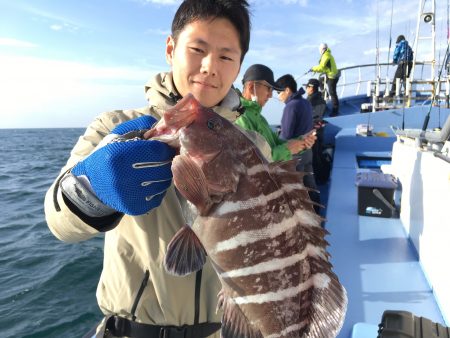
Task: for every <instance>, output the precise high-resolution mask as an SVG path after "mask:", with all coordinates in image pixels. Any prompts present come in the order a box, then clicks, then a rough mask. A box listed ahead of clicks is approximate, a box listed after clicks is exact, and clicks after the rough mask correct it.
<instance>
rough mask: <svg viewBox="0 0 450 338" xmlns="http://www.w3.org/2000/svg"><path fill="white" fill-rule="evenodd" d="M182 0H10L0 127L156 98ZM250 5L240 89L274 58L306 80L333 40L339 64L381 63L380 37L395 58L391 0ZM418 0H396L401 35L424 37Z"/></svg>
mask: <svg viewBox="0 0 450 338" xmlns="http://www.w3.org/2000/svg"><path fill="white" fill-rule="evenodd" d="M179 3H180V1H175V0H172V1H171V0H153V1H152V0H112V1H104V0H102V1H100V0H64V1H57V0H34V1H23V0H14V1H9V0H0V98H1V99H0V107H1V108H0V128H21V127H24V128H27V127H86V126H87V125H88V124H89V123H90V122H91V121H92V120H93V119H94V118H95V116H97V115H98V114H100V113H101V112H103V111H108V110H113V109H128V108H138V107H142V106H144V105H146V101H145V98H144V92H143V87H144V84H145V83H146V81H147V80H148V79H149V78H150V77H152V76H153V74H155V73H157V72H160V71H165V70H168V69H169V68H168V65H167V64H166V62H165V56H164V48H165V40H166V37H167V35H168V34H169V33H170V25H171V21H172V18H173V15H174V13H175V11H176V9H177V7H178V5H179ZM250 4H251V11H252V32H251V34H252V35H251V43H250V51H249V53H248V54H247V56H246V58H245V60H244V63H243V65H242V69H241V73H240V74H239V76H238V79H237V80H236V83H235V85H236V86H237V87H238V88H241V87H242V86H241V79H242V75H243V73H244V71H245V69H246V68H247V67H248V66H250V65H251V64H253V63H264V64H266V65H268V66H269V67H271V68H272V69H273V70H274V73H275V77H276V78H277V77H279V76H281V75H284V74H286V73H291V74H293V75H294V76H295V77H296V78H298V82H299V84H302V83H305V82H306V80H307V78H308V76H307V77H301V76H302V75H303V74H304V73H305V71H307V70H308V69H309V68H311V66H314V65H315V64H316V63H317V61H318V59H319V53H318V45H319V44H320V43H321V42H326V43H328V45H329V47H330V49H331V50H332V52H333V54H334V56H335V58H336V62H337V64H338V67H345V66H351V65H355V64H364V63H375V61H376V41H377V40H376V37H377V35H378V36H379V40H378V41H379V59H380V62H387V61H388V59H387V56H388V47H389V37H390V34H389V32H390V29H391V26H390V23H391V6H392V1H390V0H389V1H387V0H378V1H373V0H353V1H352V0H335V1H332V0H327V1H325V0H276V1H269V0H255V1H250ZM442 6H444V8H443V12H442V13H441V14H442V18H440V19H438V20H436V30H437V31H438V34H441V35H443V36H444V44H445V34H446V29H447V28H446V24H447V23H446V20H447V18H446V13H447V11H446V9H445V4H443V5H442ZM417 7H418V0H394V11H393V26H392V33H391V35H392V39H393V40H394V41H395V39H396V37H397V35H399V34H404V35H406V37H407V39H408V40H410V41H411V42H412V41H413V40H414V36H415V29H416V21H417ZM377 13H379V15H378V16H377ZM377 17H378V19H377ZM377 27H378V34H377ZM442 32H444V33H442ZM441 40H442V39H441ZM393 44H394V43H393ZM436 47H437V49H438V50H445V48H446V45H442V41H441V43H440V44H439V43H438V44H437V46H436ZM392 48H393V47H392ZM392 51H393V49H391V51H390V55H391V56H392ZM275 96H276V95H275ZM282 108H283V105H282V104H281V103H279V102H278V101H277V99H276V98H273V99H272V100H270V101H269V103H268V104H267V106H266V107H264V110H263V111H264V115H265V116H266V118H267V119H268V120H269V122H270V123H272V124H277V123H279V121H280V119H281V110H282Z"/></svg>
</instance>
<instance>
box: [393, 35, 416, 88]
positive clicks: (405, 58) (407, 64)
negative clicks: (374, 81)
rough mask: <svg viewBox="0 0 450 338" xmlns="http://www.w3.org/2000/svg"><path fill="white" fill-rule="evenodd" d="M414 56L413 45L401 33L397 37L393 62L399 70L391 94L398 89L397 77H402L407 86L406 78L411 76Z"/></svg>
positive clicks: (396, 72)
mask: <svg viewBox="0 0 450 338" xmlns="http://www.w3.org/2000/svg"><path fill="white" fill-rule="evenodd" d="M413 58H414V53H413V50H412V48H411V46H410V45H409V44H408V41H406V39H405V36H404V35H399V36H398V37H397V41H396V45H395V50H394V56H393V60H392V61H393V62H394V64H397V65H398V66H397V70H396V71H395V75H394V80H393V81H392V87H391V91H390V93H389V94H390V96H394V95H395V89H396V83H395V82H396V79H401V80H402V81H403V86H406V84H405V82H406V78H408V77H409V74H410V73H411V69H412V66H413Z"/></svg>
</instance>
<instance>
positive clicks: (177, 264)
mask: <svg viewBox="0 0 450 338" xmlns="http://www.w3.org/2000/svg"><path fill="white" fill-rule="evenodd" d="M205 262H206V251H205V248H204V247H203V245H202V243H201V242H200V240H199V239H198V237H197V235H196V234H195V233H194V231H192V229H191V228H190V227H189V226H188V225H185V226H183V227H182V228H181V229H180V230H178V232H177V233H176V234H175V236H173V238H172V240H171V241H170V243H169V245H168V246H167V253H166V257H165V261H164V265H165V268H166V270H167V272H169V273H170V274H173V275H177V276H185V275H187V274H190V273H192V272H194V271H198V270H200V269H201V268H202V267H203V265H204V264H205Z"/></svg>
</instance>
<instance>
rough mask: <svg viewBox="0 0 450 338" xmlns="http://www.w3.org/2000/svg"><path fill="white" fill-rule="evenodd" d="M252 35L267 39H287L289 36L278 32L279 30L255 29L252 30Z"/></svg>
mask: <svg viewBox="0 0 450 338" xmlns="http://www.w3.org/2000/svg"><path fill="white" fill-rule="evenodd" d="M252 34H253V35H257V36H260V37H261V36H262V37H264V38H269V37H287V36H290V35H289V34H288V33H287V32H283V31H279V30H269V29H255V30H252Z"/></svg>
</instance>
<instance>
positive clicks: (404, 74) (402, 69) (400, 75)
mask: <svg viewBox="0 0 450 338" xmlns="http://www.w3.org/2000/svg"><path fill="white" fill-rule="evenodd" d="M411 68H412V62H403V61H401V62H400V63H399V64H398V66H397V70H396V71H395V75H394V80H393V81H392V87H391V92H390V95H391V96H394V95H395V88H396V84H395V82H396V79H401V82H402V83H403V88H405V87H406V78H408V77H409V74H411Z"/></svg>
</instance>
